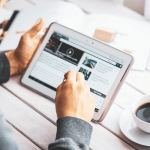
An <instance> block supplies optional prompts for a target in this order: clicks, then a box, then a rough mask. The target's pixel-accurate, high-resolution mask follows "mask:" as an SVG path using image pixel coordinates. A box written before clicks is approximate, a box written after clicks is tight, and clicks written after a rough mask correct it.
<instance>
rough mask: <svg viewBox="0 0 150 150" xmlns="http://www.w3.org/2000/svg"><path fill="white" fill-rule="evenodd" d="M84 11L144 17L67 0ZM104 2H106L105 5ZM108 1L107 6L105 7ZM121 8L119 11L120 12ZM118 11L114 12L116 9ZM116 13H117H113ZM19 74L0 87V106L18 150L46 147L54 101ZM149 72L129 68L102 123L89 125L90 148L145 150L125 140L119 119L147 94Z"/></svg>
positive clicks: (89, 0)
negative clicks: (26, 84) (30, 86)
mask: <svg viewBox="0 0 150 150" xmlns="http://www.w3.org/2000/svg"><path fill="white" fill-rule="evenodd" d="M70 1H72V2H74V3H76V4H77V5H79V6H80V7H81V8H83V9H84V10H85V11H86V12H89V13H91V12H107V13H111V14H116V15H122V16H126V17H128V16H129V17H130V18H134V19H138V20H144V18H143V17H142V16H141V15H139V14H137V13H135V12H133V11H132V10H129V9H128V8H126V7H124V6H121V5H118V4H115V5H112V4H111V3H108V2H106V1H103V0H82V1H81V0H70ZM106 4H107V5H106ZM108 4H109V7H108ZM120 10H122V11H120ZM119 11H120V12H121V13H118V12H119ZM117 13H118V14H117ZM20 78H21V76H20V75H18V76H13V77H11V78H10V80H9V82H7V83H6V84H3V85H2V86H0V97H1V98H0V107H1V109H2V110H3V112H4V114H5V118H6V120H7V122H8V123H9V124H10V125H11V126H12V127H13V129H14V133H15V136H16V138H17V140H18V142H19V144H20V146H21V148H22V150H32V149H36V150H38V149H47V147H48V144H49V143H51V142H53V141H55V137H56V120H57V117H56V112H55V104H54V103H53V102H52V101H50V100H48V99H47V98H45V97H43V96H41V95H39V94H36V93H35V92H32V91H31V90H29V89H27V88H25V87H23V86H22V85H21V84H20ZM149 89H150V73H149V72H148V71H145V72H138V71H131V72H130V74H129V76H128V78H127V80H126V82H125V83H124V85H123V87H122V88H121V90H120V92H119V94H118V96H117V97H116V99H115V102H114V104H113V105H112V107H111V109H110V111H109V113H108V114H107V116H106V118H105V119H104V121H103V122H101V123H99V124H95V123H92V122H91V125H92V126H93V134H92V138H91V142H90V148H91V149H94V150H125V149H127V150H134V149H138V150H148V149H150V147H144V146H140V145H138V144H136V143H134V142H132V141H130V140H128V139H127V138H126V137H125V136H124V135H123V133H122V132H121V130H120V127H119V118H120V116H121V113H122V112H123V110H124V109H125V108H126V107H128V106H129V105H131V104H132V102H133V101H134V100H136V99H137V98H139V97H140V96H142V95H144V94H149V93H150V90H149Z"/></svg>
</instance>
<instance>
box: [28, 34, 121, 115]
mask: <svg viewBox="0 0 150 150" xmlns="http://www.w3.org/2000/svg"><path fill="white" fill-rule="evenodd" d="M123 64H124V61H123V60H120V59H119V58H116V57H114V56H111V55H110V54H107V53H104V52H103V51H100V50H98V49H95V48H93V47H90V46H89V45H87V44H84V43H81V42H79V41H77V40H75V39H72V38H69V37H66V36H64V35H61V34H59V33H57V32H54V33H53V34H52V36H51V37H50V39H49V41H48V42H47V44H46V46H45V48H44V50H43V52H42V53H41V55H40V57H39V59H38V61H37V62H36V64H35V66H34V68H33V70H32V71H31V73H30V75H29V78H30V79H32V80H34V81H36V82H38V83H40V84H42V85H44V86H46V87H48V88H50V89H52V90H54V91H56V89H57V86H58V85H59V84H61V83H62V81H63V78H64V74H65V73H66V72H68V71H69V70H74V71H76V72H82V73H83V74H84V77H85V82H87V83H88V84H89V86H90V91H91V94H92V95H93V96H94V97H95V100H96V108H95V111H96V112H98V111H99V109H100V107H101V105H102V103H103V101H104V100H105V97H106V96H107V94H108V93H109V90H110V89H111V87H112V85H113V83H114V82H115V80H116V78H117V76H118V74H119V72H120V71H121V68H122V66H123Z"/></svg>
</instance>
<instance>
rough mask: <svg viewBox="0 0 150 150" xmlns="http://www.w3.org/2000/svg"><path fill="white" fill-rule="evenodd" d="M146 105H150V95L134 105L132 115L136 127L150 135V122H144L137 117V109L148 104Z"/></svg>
mask: <svg viewBox="0 0 150 150" xmlns="http://www.w3.org/2000/svg"><path fill="white" fill-rule="evenodd" d="M146 103H150V95H145V96H142V97H141V98H140V99H138V100H137V101H135V102H134V103H133V104H132V115H133V119H134V121H135V123H136V125H137V126H138V127H139V128H140V129H141V130H143V131H145V132H147V133H150V123H148V122H145V121H142V120H141V119H139V118H138V117H137V116H136V111H137V109H138V108H139V107H140V106H142V105H144V104H146Z"/></svg>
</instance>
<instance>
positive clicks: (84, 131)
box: [49, 117, 92, 150]
mask: <svg viewBox="0 0 150 150" xmlns="http://www.w3.org/2000/svg"><path fill="white" fill-rule="evenodd" d="M91 134H92V126H91V125H90V124H89V123H87V122H86V121H83V120H81V119H78V118H73V117H62V118H60V119H58V121H57V136H56V141H55V142H54V143H51V144H49V150H55V149H59V150H64V149H68V150H89V143H90V139H91Z"/></svg>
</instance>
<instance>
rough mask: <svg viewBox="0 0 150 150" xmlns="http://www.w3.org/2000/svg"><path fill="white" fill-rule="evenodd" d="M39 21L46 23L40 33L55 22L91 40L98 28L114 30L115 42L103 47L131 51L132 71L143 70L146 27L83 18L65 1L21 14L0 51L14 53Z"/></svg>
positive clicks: (110, 18)
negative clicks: (133, 59)
mask: <svg viewBox="0 0 150 150" xmlns="http://www.w3.org/2000/svg"><path fill="white" fill-rule="evenodd" d="M39 18H43V19H44V20H45V25H44V27H43V29H42V31H43V30H44V29H45V28H46V27H48V26H49V25H50V23H52V22H58V23H60V24H62V25H65V26H67V27H69V28H72V29H74V30H76V31H79V32H81V33H83V34H86V35H88V36H91V37H92V36H93V34H94V31H95V29H96V28H97V27H100V26H107V27H111V28H113V29H117V30H118V33H117V36H116V38H115V40H114V41H112V42H110V43H106V44H108V45H111V46H113V47H116V48H118V49H120V50H124V49H130V50H132V51H133V53H132V55H133V56H134V58H135V63H134V65H133V67H132V69H135V70H145V69H146V64H147V61H148V58H149V50H150V44H149V41H148V40H149V39H150V28H149V25H150V24H149V23H142V22H140V21H134V20H131V19H126V18H121V17H116V16H112V15H105V14H90V15H89V14H85V13H84V12H83V11H82V9H81V8H79V7H78V6H76V5H74V4H72V3H69V2H64V1H51V2H50V3H45V4H40V5H36V6H31V7H28V8H25V9H24V10H22V11H21V12H20V13H19V14H18V16H17V18H16V20H15V21H14V22H13V24H12V26H11V28H10V30H9V32H8V34H7V35H6V37H5V39H4V40H3V41H2V43H1V45H0V51H7V50H13V49H15V48H16V47H17V45H18V43H19V40H20V37H21V36H22V35H23V34H24V32H25V31H27V30H29V29H30V28H31V27H32V26H33V25H34V24H35V23H36V22H37V20H38V19H39ZM148 33H149V34H148Z"/></svg>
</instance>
